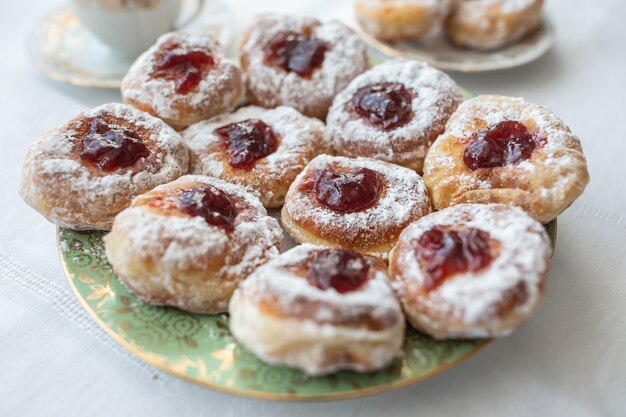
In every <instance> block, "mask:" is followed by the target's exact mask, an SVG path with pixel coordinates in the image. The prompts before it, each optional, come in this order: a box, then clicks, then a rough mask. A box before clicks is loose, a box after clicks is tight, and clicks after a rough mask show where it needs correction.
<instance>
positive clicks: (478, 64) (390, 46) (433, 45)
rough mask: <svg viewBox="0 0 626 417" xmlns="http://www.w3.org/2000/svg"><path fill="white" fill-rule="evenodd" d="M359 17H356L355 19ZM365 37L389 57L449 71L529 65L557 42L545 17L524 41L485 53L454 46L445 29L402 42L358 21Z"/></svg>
mask: <svg viewBox="0 0 626 417" xmlns="http://www.w3.org/2000/svg"><path fill="white" fill-rule="evenodd" d="M355 20H356V19H355ZM355 24H356V27H357V30H358V31H359V32H360V34H361V36H362V37H363V39H364V40H365V41H366V42H367V43H368V44H369V45H370V46H371V47H372V48H373V49H374V50H375V51H376V52H377V53H378V54H382V55H384V56H387V57H394V58H405V59H406V58H408V59H418V60H421V61H426V62H428V63H429V64H430V65H432V66H434V67H437V68H439V69H442V70H447V71H460V72H483V71H494V70H502V69H507V68H513V67H517V66H520V65H524V64H527V63H529V62H532V61H534V60H536V59H539V58H540V57H541V56H542V55H544V54H545V53H546V52H548V50H550V48H552V46H553V45H554V42H555V31H554V26H553V24H552V22H551V21H550V19H549V18H548V17H546V16H544V17H543V24H542V25H541V27H540V28H539V30H537V31H536V32H535V33H533V34H531V35H530V36H528V37H526V38H524V39H522V40H521V41H519V42H517V43H515V44H513V45H509V46H507V47H504V48H502V49H498V50H496V51H489V52H481V51H474V50H470V49H463V48H458V47H456V46H454V45H452V44H451V43H450V42H449V41H448V40H447V39H446V37H445V36H444V35H443V34H442V33H441V32H436V33H433V34H431V35H429V36H427V37H426V38H424V39H420V40H410V41H402V42H385V41H381V40H378V39H376V38H374V37H373V36H371V35H369V34H368V33H367V32H365V30H364V29H363V28H362V27H361V25H360V24H359V22H358V21H356V22H355Z"/></svg>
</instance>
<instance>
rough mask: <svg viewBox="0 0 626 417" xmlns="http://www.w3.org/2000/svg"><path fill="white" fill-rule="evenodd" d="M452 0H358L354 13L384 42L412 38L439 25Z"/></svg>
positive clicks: (367, 29)
mask: <svg viewBox="0 0 626 417" xmlns="http://www.w3.org/2000/svg"><path fill="white" fill-rule="evenodd" d="M451 5H452V1H451V0H357V1H356V2H355V3H354V8H355V13H356V16H357V18H358V19H359V22H360V23H361V26H362V27H363V29H365V31H366V32H367V33H369V34H371V35H372V36H374V37H376V38H378V39H383V40H387V41H399V40H404V39H414V38H419V37H420V36H422V35H424V34H426V33H428V32H430V31H431V30H432V29H434V28H436V27H438V26H439V25H440V24H441V22H442V21H443V19H445V18H446V16H447V15H448V13H449V11H450V6H451Z"/></svg>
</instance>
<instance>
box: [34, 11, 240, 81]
mask: <svg viewBox="0 0 626 417" xmlns="http://www.w3.org/2000/svg"><path fill="white" fill-rule="evenodd" d="M197 7H198V1H197V0H183V9H182V12H181V18H180V19H179V20H181V21H182V20H189V15H190V14H194V13H197V16H196V17H195V18H194V19H193V21H192V22H191V23H190V24H188V25H186V26H185V27H184V28H183V29H182V30H193V31H207V32H209V33H211V34H213V35H214V36H215V37H216V38H217V39H219V41H220V43H221V44H222V45H224V48H225V49H226V50H227V51H229V52H230V50H231V49H232V48H233V47H234V43H235V38H236V34H237V28H236V20H235V17H234V15H233V13H232V11H231V9H230V8H229V7H228V6H226V5H225V4H224V3H222V2H220V1H217V0H211V1H206V2H204V3H203V6H202V7H201V9H199V10H197V11H195V10H196V8H197ZM194 11H195V12H194ZM27 49H28V53H29V55H30V58H31V60H32V62H33V64H34V65H35V66H36V67H37V69H39V70H40V71H41V72H43V73H44V74H45V75H47V76H48V77H50V78H52V79H55V80H57V81H62V82H66V83H70V84H74V85H78V86H81V87H101V88H119V87H120V84H121V82H122V78H123V77H124V75H125V74H126V72H127V71H128V68H129V67H130V65H131V64H132V62H133V60H132V59H129V58H127V57H123V56H120V55H118V54H116V53H115V52H114V51H112V50H111V49H109V48H108V47H107V46H106V45H104V44H103V43H101V42H100V41H99V40H98V39H96V38H95V37H94V36H93V35H91V34H90V33H89V32H88V31H87V30H86V29H85V28H83V27H82V26H81V24H80V21H79V20H78V18H77V17H76V16H75V15H74V12H72V10H71V8H70V7H69V6H66V7H64V8H62V9H60V10H57V11H55V12H52V13H50V14H48V15H47V16H45V17H44V18H43V19H42V20H41V21H40V22H39V24H38V25H37V27H36V28H35V29H34V30H33V31H32V32H31V34H30V36H29V37H28V39H27Z"/></svg>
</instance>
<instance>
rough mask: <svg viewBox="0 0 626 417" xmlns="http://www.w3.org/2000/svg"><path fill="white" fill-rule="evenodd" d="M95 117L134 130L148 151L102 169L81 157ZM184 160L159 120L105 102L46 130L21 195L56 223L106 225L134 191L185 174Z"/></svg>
mask: <svg viewBox="0 0 626 417" xmlns="http://www.w3.org/2000/svg"><path fill="white" fill-rule="evenodd" d="M95 119H97V120H100V121H102V122H103V123H105V124H106V125H108V126H110V127H115V128H119V129H130V130H132V131H133V132H135V133H136V134H137V136H138V137H139V139H140V140H141V143H142V144H143V145H145V146H146V148H147V149H148V150H149V155H148V156H147V157H141V158H140V159H138V160H137V161H136V162H134V163H133V164H132V165H130V166H128V167H122V168H118V169H115V170H113V171H106V172H105V171H103V170H102V169H101V168H99V166H98V165H95V164H91V163H86V162H83V161H82V160H81V157H80V153H81V150H82V147H83V142H82V141H83V137H84V136H85V135H86V134H87V132H88V131H89V129H90V123H91V122H92V121H93V120H95ZM187 163H188V155H187V149H186V148H185V147H184V145H183V142H182V138H181V137H180V135H179V134H178V133H176V132H175V131H174V130H173V129H172V128H171V127H169V126H168V125H166V124H165V123H164V122H163V121H161V120H159V119H157V118H155V117H152V116H150V115H149V114H147V113H144V112H141V111H139V110H137V109H135V108H133V107H130V106H127V105H124V104H118V103H111V104H105V105H102V106H99V107H96V108H94V109H92V110H89V111H87V112H83V113H81V114H79V115H78V116H76V117H75V118H73V119H72V120H70V121H69V122H67V123H66V124H65V125H63V126H61V127H58V128H56V129H52V130H50V131H49V132H47V133H45V134H44V135H43V136H42V137H41V138H40V139H39V141H37V142H36V143H35V144H33V145H32V146H31V147H30V149H29V151H28V154H27V155H26V159H25V161H24V165H23V168H22V181H21V188H20V195H21V196H22V198H23V199H24V200H25V201H26V202H27V203H28V204H29V205H30V206H31V207H33V208H34V209H35V210H37V211H39V212H40V213H41V214H42V215H44V216H45V217H46V218H47V219H48V220H49V221H50V222H52V223H54V224H56V225H58V226H61V227H69V228H71V229H75V230H88V229H109V228H110V227H111V224H112V223H113V218H114V216H115V215H116V214H117V213H119V212H120V211H122V210H123V209H125V208H126V207H128V206H129V205H130V202H131V200H132V198H133V197H134V196H136V195H139V194H141V193H144V192H146V191H148V190H150V189H152V188H154V187H155V186H157V185H159V184H163V183H166V182H169V181H172V180H174V179H176V178H178V177H179V176H181V175H183V174H185V173H187Z"/></svg>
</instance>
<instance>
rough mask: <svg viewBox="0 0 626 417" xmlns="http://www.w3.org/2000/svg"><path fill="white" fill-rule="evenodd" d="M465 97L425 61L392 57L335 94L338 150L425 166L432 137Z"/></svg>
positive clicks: (331, 125)
mask: <svg viewBox="0 0 626 417" xmlns="http://www.w3.org/2000/svg"><path fill="white" fill-rule="evenodd" d="M462 100H463V97H462V95H461V92H460V90H459V88H458V87H457V85H456V84H455V83H454V81H452V79H451V78H450V77H448V76H447V75H446V74H444V73H443V72H441V71H439V70H436V69H435V68H432V67H430V66H429V65H427V64H425V63H423V62H419V61H399V60H397V61H388V62H385V63H383V64H380V65H377V66H375V67H374V68H372V69H371V70H369V71H367V72H365V73H363V74H361V75H359V76H358V77H356V78H355V79H354V80H353V81H352V82H351V83H350V84H349V85H348V87H346V88H345V89H344V90H343V91H342V92H341V93H339V94H338V95H337V97H335V100H334V101H333V105H332V107H331V108H330V111H329V113H328V119H327V121H326V123H327V137H328V139H329V141H330V143H331V146H332V147H333V148H334V149H335V151H336V153H337V154H339V155H344V156H367V157H370V158H375V159H380V160H383V161H387V162H392V163H395V164H399V165H403V166H406V167H408V168H412V169H415V170H417V171H418V172H421V171H422V164H423V162H424V157H425V156H426V152H427V151H428V148H429V147H430V145H431V143H433V142H434V140H435V139H436V138H437V136H438V135H439V134H440V133H441V132H443V129H444V127H445V124H446V121H447V120H448V118H449V117H450V115H451V114H452V113H453V112H454V110H456V108H457V106H458V105H459V103H461V101H462Z"/></svg>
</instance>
